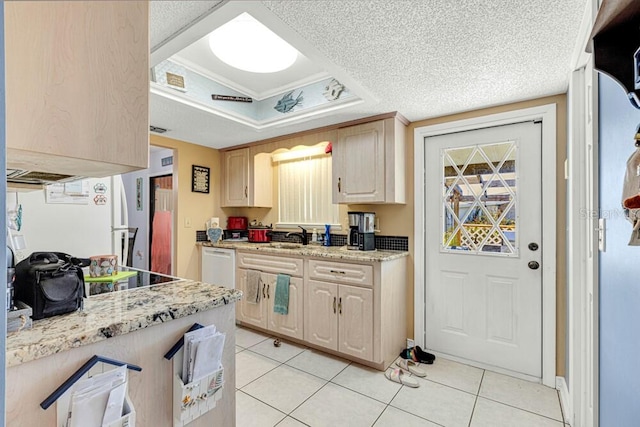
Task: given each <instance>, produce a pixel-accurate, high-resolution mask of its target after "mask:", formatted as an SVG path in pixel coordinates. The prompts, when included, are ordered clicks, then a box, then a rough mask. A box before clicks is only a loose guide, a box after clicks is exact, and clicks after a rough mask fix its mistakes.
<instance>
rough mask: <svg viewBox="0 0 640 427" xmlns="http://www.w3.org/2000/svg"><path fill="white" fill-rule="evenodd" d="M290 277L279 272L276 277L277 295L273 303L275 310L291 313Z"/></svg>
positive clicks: (279, 312)
mask: <svg viewBox="0 0 640 427" xmlns="http://www.w3.org/2000/svg"><path fill="white" fill-rule="evenodd" d="M289 279H290V277H289V276H288V275H286V274H278V278H277V279H276V296H275V300H274V303H273V312H274V313H278V314H285V315H286V314H289Z"/></svg>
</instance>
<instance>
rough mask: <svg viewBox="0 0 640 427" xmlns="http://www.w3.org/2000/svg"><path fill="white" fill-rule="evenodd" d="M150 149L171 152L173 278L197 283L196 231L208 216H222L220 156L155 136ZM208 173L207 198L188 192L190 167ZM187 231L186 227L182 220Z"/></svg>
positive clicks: (211, 150)
mask: <svg viewBox="0 0 640 427" xmlns="http://www.w3.org/2000/svg"><path fill="white" fill-rule="evenodd" d="M150 142H151V145H156V146H158V147H165V148H173V150H174V152H173V168H174V169H173V173H174V178H173V179H174V185H175V187H176V188H177V200H176V203H175V207H176V208H175V209H176V210H175V212H174V223H173V230H174V237H175V242H176V245H175V253H174V260H173V264H174V266H175V268H174V274H176V275H177V276H179V277H184V278H187V279H194V280H199V279H200V250H199V249H198V247H197V246H196V245H195V242H196V230H204V229H205V223H206V221H207V220H208V219H209V218H211V217H212V216H223V212H222V211H221V210H220V199H219V194H220V173H219V170H220V152H219V151H218V150H215V149H212V148H207V147H203V146H201V145H195V144H190V143H187V142H183V141H178V140H176V139H171V138H166V137H163V136H158V135H151V136H150ZM193 165H198V166H205V167H208V168H209V169H210V173H211V183H210V185H211V187H210V190H209V194H204V193H194V192H191V166H193ZM176 184H177V185H176ZM187 219H188V220H190V222H191V227H186V224H185V220H187Z"/></svg>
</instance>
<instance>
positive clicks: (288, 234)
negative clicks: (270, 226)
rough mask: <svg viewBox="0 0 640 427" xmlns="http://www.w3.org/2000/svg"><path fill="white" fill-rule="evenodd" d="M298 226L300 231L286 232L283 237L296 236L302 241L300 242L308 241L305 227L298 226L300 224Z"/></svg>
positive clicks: (304, 243)
mask: <svg viewBox="0 0 640 427" xmlns="http://www.w3.org/2000/svg"><path fill="white" fill-rule="evenodd" d="M298 227H300V229H302V233H294V232H290V233H287V234H286V236H285V237H289V236H298V237H299V238H300V240H301V241H302V244H303V245H306V244H307V243H308V238H307V230H306V229H305V228H303V227H302V226H300V225H299V226H298Z"/></svg>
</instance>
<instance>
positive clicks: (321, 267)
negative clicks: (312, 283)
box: [309, 259, 373, 286]
mask: <svg viewBox="0 0 640 427" xmlns="http://www.w3.org/2000/svg"><path fill="white" fill-rule="evenodd" d="M309 278H310V279H316V280H324V281H329V282H336V283H347V284H351V285H364V286H373V266H372V265H367V264H346V263H341V262H331V261H319V260H314V259H311V260H309Z"/></svg>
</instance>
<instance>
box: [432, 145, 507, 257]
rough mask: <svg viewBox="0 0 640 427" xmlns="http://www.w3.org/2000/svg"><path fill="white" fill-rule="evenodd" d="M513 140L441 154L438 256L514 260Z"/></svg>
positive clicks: (454, 149) (460, 148)
mask: <svg viewBox="0 0 640 427" xmlns="http://www.w3.org/2000/svg"><path fill="white" fill-rule="evenodd" d="M517 149H518V145H517V143H516V142H515V141H507V142H501V143H497V144H485V145H472V146H467V147H459V148H450V149H444V150H441V153H442V165H443V166H442V184H443V185H442V189H443V190H442V191H443V193H442V216H441V221H442V228H441V229H442V230H443V233H442V240H441V241H442V246H441V252H460V253H469V254H483V255H485V254H486V255H499V256H517V255H518V245H517V243H516V242H517V225H518V224H517V219H518V201H517V197H516V195H517V182H518V174H517Z"/></svg>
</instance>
